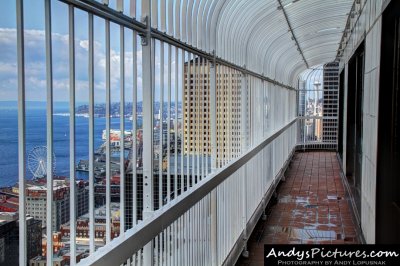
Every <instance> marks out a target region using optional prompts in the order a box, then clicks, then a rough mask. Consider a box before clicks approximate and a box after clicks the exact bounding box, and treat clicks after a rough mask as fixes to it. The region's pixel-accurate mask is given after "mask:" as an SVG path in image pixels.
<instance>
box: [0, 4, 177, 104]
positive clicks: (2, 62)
mask: <svg viewBox="0 0 400 266" xmlns="http://www.w3.org/2000/svg"><path fill="white" fill-rule="evenodd" d="M124 1H125V9H124V13H127V12H128V10H129V4H128V3H129V0H124ZM138 2H139V0H138ZM51 3H52V49H53V61H52V62H53V94H54V101H68V98H69V45H68V6H67V5H66V4H64V3H62V2H60V1H58V0H52V2H51ZM115 4H116V0H111V1H110V6H111V7H115ZM139 6H140V4H139V5H138V7H139ZM139 13H140V8H137V14H138V15H139ZM44 27H45V21H44V1H43V0H41V1H38V0H25V1H24V28H25V32H24V36H25V74H26V79H25V82H26V100H27V101H45V100H46V49H45V31H44ZM124 32H125V87H126V88H132V86H133V65H134V63H133V52H132V51H133V45H132V41H133V33H132V31H131V30H129V29H125V31H124ZM110 35H111V101H112V102H118V101H119V94H120V91H119V90H120V26H118V25H117V24H114V23H111V27H110ZM94 40H95V44H94V47H95V48H94V49H95V52H94V54H95V55H94V73H95V76H94V80H95V102H96V103H101V102H105V62H106V60H105V21H104V20H103V19H101V18H99V17H96V16H95V17H94ZM137 43H138V45H137V52H136V55H137V62H136V63H137V66H138V67H137V82H138V99H139V100H140V99H141V98H142V80H141V78H142V68H141V62H142V51H141V45H140V40H139V39H138V40H137ZM0 47H1V49H0V101H16V100H17V96H18V94H17V51H16V7H15V1H7V2H5V3H3V5H2V8H1V9H0ZM156 50H157V51H156V56H155V58H156V64H155V65H156V69H155V74H156V81H155V84H156V92H155V97H158V96H159V87H160V84H161V81H160V53H159V45H158V46H156ZM166 56H167V55H166V54H165V58H166ZM75 60H76V67H75V72H76V80H75V82H76V101H77V102H87V101H88V96H89V92H88V15H87V13H85V12H83V11H81V10H79V9H75ZM164 61H165V62H164V63H165V66H166V64H167V60H164ZM174 65H175V59H174V56H173V57H172V69H174ZM165 72H166V71H165ZM166 74H167V73H165V77H164V82H166V80H167V78H166ZM174 78H175V75H172V79H173V80H172V83H173V84H174V82H175V81H174ZM126 92H128V89H126ZM131 100H132V93H126V101H131Z"/></svg>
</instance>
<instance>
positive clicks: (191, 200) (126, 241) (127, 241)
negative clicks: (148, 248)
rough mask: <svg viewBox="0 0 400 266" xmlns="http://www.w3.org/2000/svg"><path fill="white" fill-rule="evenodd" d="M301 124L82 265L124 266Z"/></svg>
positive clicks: (175, 201) (233, 163)
mask: <svg viewBox="0 0 400 266" xmlns="http://www.w3.org/2000/svg"><path fill="white" fill-rule="evenodd" d="M296 121H297V118H294V119H293V120H292V121H291V122H289V123H288V124H287V125H285V126H284V127H282V128H281V129H279V130H278V131H277V132H275V133H274V134H273V135H271V136H270V137H268V138H267V139H265V140H263V141H262V142H260V143H258V144H256V145H254V146H253V147H252V148H250V149H249V150H248V151H247V152H245V153H244V154H242V155H241V156H239V157H238V158H236V159H234V160H232V161H231V162H230V163H229V164H227V165H226V166H225V167H223V168H221V169H218V170H217V171H216V172H215V173H212V174H210V176H209V177H208V178H205V179H203V180H201V181H199V182H198V183H197V184H196V185H194V186H193V187H192V188H190V189H189V190H187V191H185V192H184V193H183V194H181V195H180V196H179V197H177V198H176V199H173V200H171V201H170V202H169V203H168V204H166V205H164V207H163V208H161V209H159V210H156V211H154V213H153V215H152V216H151V217H150V218H148V219H147V220H145V221H143V222H141V223H139V224H137V225H136V226H135V227H133V228H132V229H130V230H127V231H126V232H125V235H123V236H119V237H117V238H115V239H113V241H111V242H110V243H108V244H107V245H106V246H104V247H102V248H99V250H97V251H96V252H95V253H94V254H92V255H91V256H89V257H88V258H86V259H83V260H82V261H81V263H80V264H78V265H83V264H84V265H104V266H107V265H115V264H116V265H120V264H122V263H124V262H126V260H127V259H128V258H129V257H130V256H131V255H132V254H134V253H136V252H137V251H138V250H140V249H141V248H143V247H144V246H145V245H146V244H147V243H148V242H150V241H151V240H152V239H153V238H154V237H156V236H157V235H158V234H159V233H160V232H162V231H163V230H164V229H165V228H167V227H168V226H169V225H170V224H172V223H173V222H174V221H175V220H177V219H178V218H179V217H180V216H182V215H183V214H184V213H185V212H186V211H188V210H189V209H190V208H192V207H193V206H194V205H195V204H196V203H197V202H199V201H200V200H201V199H203V198H204V197H205V196H206V195H207V194H209V193H210V192H211V191H212V190H214V189H215V188H216V187H217V186H218V185H219V184H221V183H222V182H223V181H224V180H225V179H227V178H228V177H229V176H231V175H232V174H233V173H235V172H236V171H237V170H238V169H240V167H242V166H243V165H244V164H245V163H247V162H248V161H249V160H250V159H252V158H253V157H254V156H255V155H257V154H258V153H259V152H260V151H261V150H262V149H263V148H264V147H265V146H267V145H268V144H270V143H271V142H272V141H274V140H275V139H276V138H277V137H279V136H280V135H281V134H282V133H283V132H285V131H286V130H287V129H288V128H289V127H290V126H292V125H293V124H294V123H295V122H296Z"/></svg>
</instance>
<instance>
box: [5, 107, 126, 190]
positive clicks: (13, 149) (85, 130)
mask: <svg viewBox="0 0 400 266" xmlns="http://www.w3.org/2000/svg"><path fill="white" fill-rule="evenodd" d="M68 108H69V107H68V103H55V104H54V115H53V140H54V141H53V145H54V155H55V158H56V164H55V175H59V176H69V156H70V155H69V116H67V115H65V114H66V113H68V110H69V109H68ZM119 125H120V118H111V128H112V129H119ZM105 128H106V119H105V118H104V117H103V118H95V121H94V145H95V148H98V147H99V146H100V145H101V144H102V143H103V141H102V139H101V136H102V132H103V130H104V129H105ZM131 128H132V121H130V120H129V119H128V118H126V119H125V129H127V130H130V129H131ZM75 143H76V151H75V161H76V163H77V162H79V160H81V159H88V157H89V119H88V118H87V117H82V116H77V117H76V120H75ZM38 146H46V106H45V103H41V102H28V103H27V105H26V156H27V157H28V155H29V153H30V152H31V151H32V149H33V148H35V147H38ZM76 177H77V178H78V179H87V173H84V172H77V173H76ZM26 178H27V179H32V178H33V175H32V173H31V172H30V171H29V167H28V166H27V167H26ZM17 181H18V109H17V103H16V102H0V187H4V186H11V185H14V184H15V183H16V182H17Z"/></svg>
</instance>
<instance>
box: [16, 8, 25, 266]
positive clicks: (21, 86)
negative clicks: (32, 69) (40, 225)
mask: <svg viewBox="0 0 400 266" xmlns="http://www.w3.org/2000/svg"><path fill="white" fill-rule="evenodd" d="M16 18H17V21H16V26H17V67H18V187H19V198H18V202H19V208H18V211H19V265H27V254H28V252H27V234H26V232H27V230H26V208H25V202H26V190H25V183H26V181H25V173H26V157H25V156H26V136H25V51H24V1H23V0H17V1H16Z"/></svg>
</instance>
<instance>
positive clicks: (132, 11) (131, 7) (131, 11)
mask: <svg viewBox="0 0 400 266" xmlns="http://www.w3.org/2000/svg"><path fill="white" fill-rule="evenodd" d="M129 15H130V16H131V17H132V18H135V17H136V0H130V1H129Z"/></svg>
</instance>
